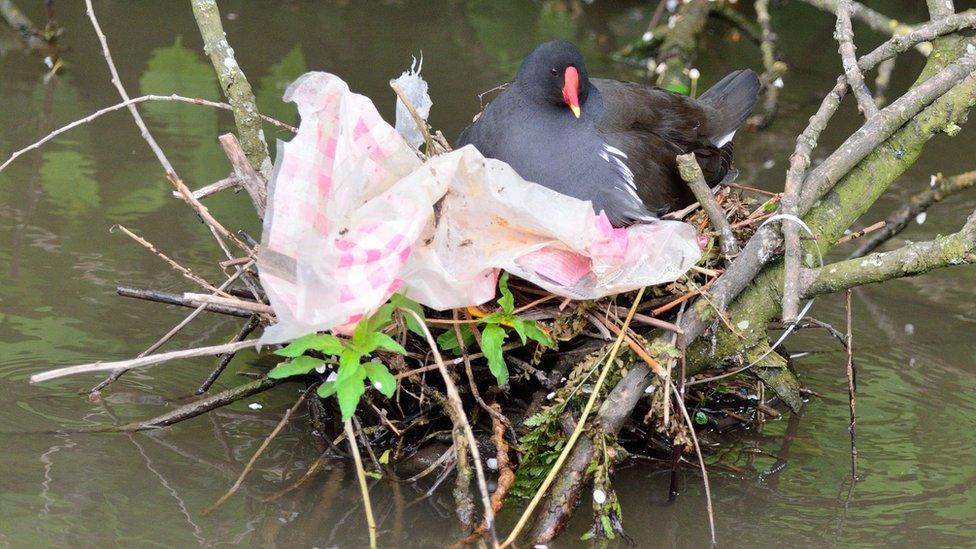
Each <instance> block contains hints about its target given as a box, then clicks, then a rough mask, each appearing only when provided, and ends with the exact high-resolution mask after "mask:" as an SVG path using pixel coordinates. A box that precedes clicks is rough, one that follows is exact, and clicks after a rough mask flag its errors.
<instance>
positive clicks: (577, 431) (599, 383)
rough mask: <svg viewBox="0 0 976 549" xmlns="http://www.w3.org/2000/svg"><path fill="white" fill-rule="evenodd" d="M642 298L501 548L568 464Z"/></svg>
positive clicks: (512, 538) (513, 537)
mask: <svg viewBox="0 0 976 549" xmlns="http://www.w3.org/2000/svg"><path fill="white" fill-rule="evenodd" d="M642 297H644V288H641V289H640V290H639V291H638V292H637V297H636V298H635V299H634V303H633V305H631V306H630V312H629V313H627V318H626V319H625V320H624V323H623V326H622V327H621V329H620V333H619V334H617V339H616V341H614V342H613V347H612V348H611V349H610V354H609V355H608V356H607V359H606V362H605V363H604V364H603V368H602V369H601V370H600V377H598V378H597V380H596V384H594V386H593V392H591V393H590V398H589V399H587V401H586V406H584V407H583V411H582V412H581V413H580V418H579V420H577V422H576V427H575V428H574V429H573V434H571V435H570V436H569V439H568V440H567V441H566V445H565V446H564V447H563V449H562V451H561V452H560V453H559V457H558V458H557V459H556V462H555V463H553V464H552V469H550V470H549V474H547V475H546V478H545V480H543V481H542V485H541V486H540V487H539V489H538V490H537V491H536V493H535V496H534V497H533V498H532V501H530V502H529V505H528V506H527V507H526V508H525V510H524V511H523V512H522V516H521V517H519V520H518V522H517V523H516V524H515V527H514V528H512V532H511V533H510V534H509V535H508V537H507V538H505V541H504V542H502V545H501V547H502V548H503V549H504V548H505V547H508V546H509V545H511V544H512V543H514V542H515V540H516V539H517V538H518V535H519V533H521V532H522V529H523V528H525V525H526V523H527V522H528V521H529V519H530V518H532V513H533V512H534V511H535V508H536V507H537V506H538V505H539V502H540V501H542V497H543V496H544V495H545V493H546V491H547V490H549V486H551V485H552V482H553V480H555V478H556V475H557V474H558V473H559V470H560V468H562V466H563V463H565V462H566V458H567V457H568V456H569V452H570V451H571V450H572V449H573V446H574V445H575V444H576V441H577V440H578V439H579V437H580V435H581V434H583V430H584V429H585V427H586V419H587V418H588V417H589V415H590V411H591V410H593V404H594V403H595V402H596V399H597V397H598V396H599V394H600V390H601V389H602V388H603V384H604V382H606V380H607V374H608V373H609V372H610V367H611V366H612V365H613V364H614V362H615V361H616V360H617V353H619V352H620V346H621V344H622V343H623V341H624V338H625V335H626V334H627V329H628V328H630V322H631V321H632V320H633V319H634V313H636V312H637V306H638V305H639V304H640V300H641V298H642Z"/></svg>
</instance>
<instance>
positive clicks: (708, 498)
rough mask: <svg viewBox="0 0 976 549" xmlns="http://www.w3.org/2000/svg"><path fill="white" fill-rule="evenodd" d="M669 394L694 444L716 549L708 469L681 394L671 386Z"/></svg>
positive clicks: (709, 526) (710, 530)
mask: <svg viewBox="0 0 976 549" xmlns="http://www.w3.org/2000/svg"><path fill="white" fill-rule="evenodd" d="M671 392H672V393H673V394H674V397H675V398H676V399H678V403H679V404H680V405H681V415H682V416H684V418H685V424H686V425H687V426H688V431H689V432H690V433H691V441H692V442H693V443H694V444H695V454H697V455H698V466H699V467H701V472H702V482H703V483H704V484H705V508H706V509H707V510H708V529H709V532H711V535H712V539H711V541H712V547H716V546H717V543H718V542H717V541H716V540H715V512H714V510H713V509H712V488H711V486H710V485H709V482H708V468H706V467H705V458H704V457H702V452H701V447H700V446H699V445H698V435H696V434H695V424H694V423H692V422H691V416H689V415H688V408H687V407H686V406H685V401H684V399H683V398H681V393H679V392H678V389H677V388H675V387H674V386H673V385H672V386H671Z"/></svg>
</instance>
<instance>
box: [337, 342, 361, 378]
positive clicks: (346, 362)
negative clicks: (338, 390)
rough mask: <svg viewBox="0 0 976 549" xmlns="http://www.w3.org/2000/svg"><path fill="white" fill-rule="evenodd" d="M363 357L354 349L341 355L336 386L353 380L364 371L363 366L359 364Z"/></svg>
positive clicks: (347, 350)
mask: <svg viewBox="0 0 976 549" xmlns="http://www.w3.org/2000/svg"><path fill="white" fill-rule="evenodd" d="M362 357H363V355H361V354H359V353H357V352H356V351H353V350H352V349H346V350H344V351H342V354H340V355H339V372H338V374H337V375H336V380H335V381H336V385H339V384H341V383H342V382H343V381H345V380H347V379H350V378H352V377H353V376H355V375H357V374H358V373H359V372H360V371H361V370H362V367H361V366H362V365H361V364H360V363H359V359H361V358H362ZM364 375H365V374H364ZM360 379H362V378H360Z"/></svg>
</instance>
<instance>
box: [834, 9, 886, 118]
mask: <svg viewBox="0 0 976 549" xmlns="http://www.w3.org/2000/svg"><path fill="white" fill-rule="evenodd" d="M851 10H852V8H851V0H838V2H837V28H836V30H835V31H834V38H835V39H836V40H837V42H838V43H839V44H840V48H839V51H840V57H841V60H842V62H843V64H844V75H845V76H846V77H847V83H848V85H849V86H850V87H851V91H852V92H854V98H855V99H857V109H858V110H859V111H861V114H863V115H864V117H865V118H870V117H872V116H874V115H875V114H877V113H878V107H877V106H876V105H875V104H874V98H873V97H871V90H869V89H868V86H867V84H865V83H864V75H863V74H861V69H860V67H858V65H857V48H856V47H855V45H854V29H853V28H852V27H851Z"/></svg>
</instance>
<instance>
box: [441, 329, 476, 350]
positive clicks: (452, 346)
mask: <svg viewBox="0 0 976 549" xmlns="http://www.w3.org/2000/svg"><path fill="white" fill-rule="evenodd" d="M461 339H462V340H464V347H465V348H468V347H469V346H471V345H473V344H474V332H472V331H471V327H470V326H468V325H467V324H462V325H461ZM437 346H438V347H440V348H441V350H443V351H448V352H452V353H454V354H461V346H460V345H458V340H457V334H456V333H455V332H454V328H453V327H451V328H450V329H448V330H447V331H446V332H444V333H443V334H441V335H439V336H437Z"/></svg>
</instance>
